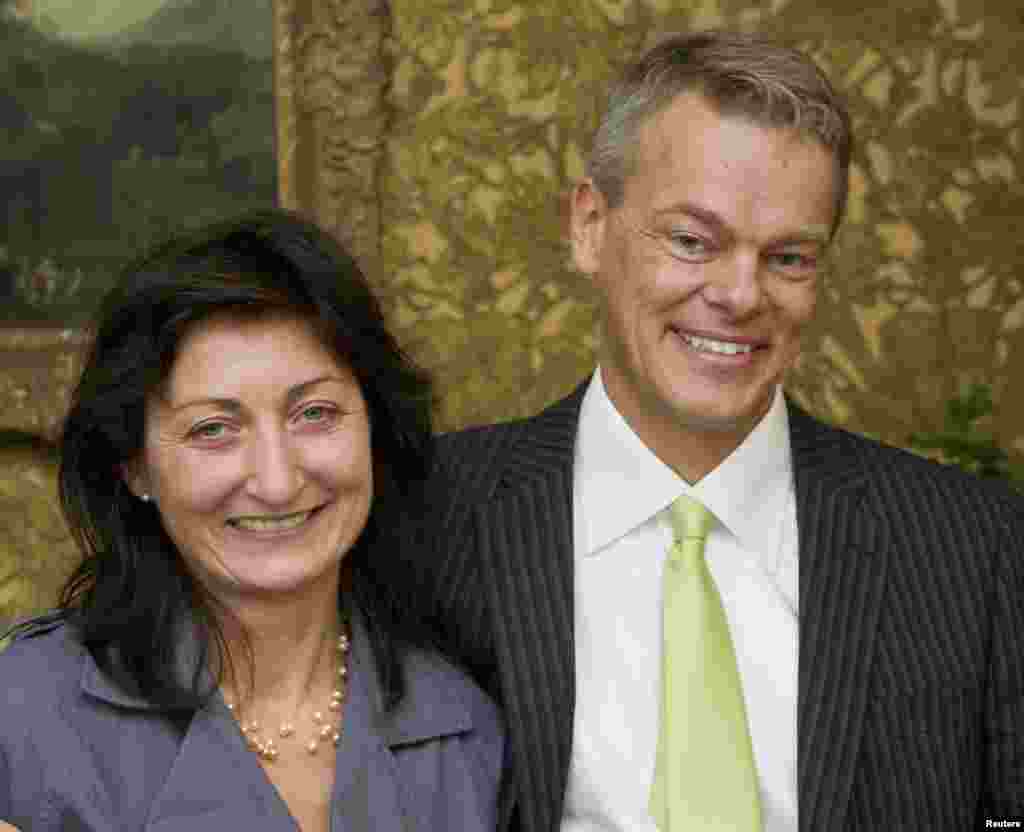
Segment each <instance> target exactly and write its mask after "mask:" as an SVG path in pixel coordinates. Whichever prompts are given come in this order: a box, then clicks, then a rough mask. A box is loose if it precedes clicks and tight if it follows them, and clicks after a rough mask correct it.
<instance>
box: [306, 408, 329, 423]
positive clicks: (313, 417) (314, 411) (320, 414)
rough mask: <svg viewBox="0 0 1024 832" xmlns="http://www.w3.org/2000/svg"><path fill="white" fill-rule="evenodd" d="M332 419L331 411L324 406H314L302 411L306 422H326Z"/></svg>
mask: <svg viewBox="0 0 1024 832" xmlns="http://www.w3.org/2000/svg"><path fill="white" fill-rule="evenodd" d="M330 417H331V409H330V408H329V407H326V406H324V405H322V404H314V405H311V406H309V407H307V408H306V409H305V410H303V411H302V419H303V420H304V421H306V422H324V421H326V420H327V419H329V418H330Z"/></svg>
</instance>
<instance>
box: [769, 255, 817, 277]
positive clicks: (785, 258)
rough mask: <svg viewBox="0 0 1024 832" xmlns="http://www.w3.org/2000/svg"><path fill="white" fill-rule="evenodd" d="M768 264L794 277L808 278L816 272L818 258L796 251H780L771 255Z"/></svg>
mask: <svg viewBox="0 0 1024 832" xmlns="http://www.w3.org/2000/svg"><path fill="white" fill-rule="evenodd" d="M770 262H771V263H772V264H773V266H775V268H777V269H779V270H780V271H783V272H786V273H787V274H791V275H794V276H796V277H805V276H810V275H813V274H814V273H815V271H817V268H818V258H817V257H813V256H810V255H807V254H801V253H800V252H798V251H780V252H776V253H775V254H772V255H771V257H770Z"/></svg>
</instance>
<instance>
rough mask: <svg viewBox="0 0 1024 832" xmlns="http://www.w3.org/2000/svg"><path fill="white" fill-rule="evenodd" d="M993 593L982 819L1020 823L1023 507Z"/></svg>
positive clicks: (1010, 530)
mask: <svg viewBox="0 0 1024 832" xmlns="http://www.w3.org/2000/svg"><path fill="white" fill-rule="evenodd" d="M1012 509H1013V510H1012V515H1011V517H1010V520H1009V522H1008V523H1007V524H1006V531H1005V534H1004V538H1003V545H1002V546H1001V548H1000V550H999V552H998V558H999V563H998V568H999V572H998V575H997V580H996V584H995V588H994V592H993V604H994V610H995V611H994V617H993V624H992V653H991V664H990V678H989V692H988V700H987V702H986V734H987V735H986V786H987V788H986V799H985V806H984V814H985V817H986V818H992V819H999V818H1012V817H1024V504H1022V503H1020V502H1018V503H1015V504H1014V505H1013V506H1012Z"/></svg>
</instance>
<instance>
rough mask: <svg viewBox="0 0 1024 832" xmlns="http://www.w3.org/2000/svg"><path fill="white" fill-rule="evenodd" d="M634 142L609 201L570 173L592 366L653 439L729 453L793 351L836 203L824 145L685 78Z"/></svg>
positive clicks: (764, 404) (655, 443)
mask: <svg viewBox="0 0 1024 832" xmlns="http://www.w3.org/2000/svg"><path fill="white" fill-rule="evenodd" d="M635 142H636V149H635V156H634V165H633V170H632V172H631V174H630V175H629V177H628V178H627V180H626V183H625V190H624V197H623V201H622V204H621V205H619V206H618V207H616V208H615V209H614V210H609V209H608V207H607V204H606V203H605V201H604V198H603V196H602V194H601V193H600V192H598V191H597V189H596V187H594V186H593V185H592V183H584V184H583V185H581V186H579V187H578V188H577V190H576V193H575V194H574V199H573V206H572V207H573V215H572V231H573V253H574V259H575V261H576V264H577V266H578V267H579V268H580V269H581V270H582V271H583V272H585V273H587V274H590V275H592V276H593V278H594V280H595V282H596V283H597V285H598V288H599V289H600V291H601V294H602V295H603V299H604V302H605V303H604V329H605V331H604V342H603V346H602V355H601V367H602V376H603V379H604V382H605V386H606V388H607V390H608V393H609V396H610V397H611V399H612V401H613V403H614V404H615V406H616V408H617V409H618V410H619V412H620V413H621V414H622V415H623V416H624V417H625V418H626V420H627V421H628V422H629V423H630V425H631V426H632V427H633V429H634V430H636V431H637V433H638V434H639V435H640V437H641V438H642V439H644V440H645V442H647V443H648V445H649V446H651V447H652V449H654V450H655V452H658V451H659V447H663V446H665V444H666V443H667V442H668V443H674V444H675V445H676V446H678V445H679V439H680V438H681V436H684V435H685V436H692V437H694V438H697V439H700V440H701V441H702V442H705V443H711V444H712V445H715V444H717V445H718V446H719V447H720V448H722V449H723V455H724V454H728V452H729V451H731V450H732V448H735V447H736V445H738V444H739V443H740V442H742V440H743V438H744V437H745V436H746V435H747V434H748V433H749V432H750V431H751V430H752V429H753V427H754V426H755V425H756V424H757V422H758V421H759V420H760V419H761V417H762V416H763V415H764V414H765V412H766V411H767V409H768V407H769V405H770V404H771V400H772V396H773V393H774V390H775V387H776V385H777V384H778V383H779V382H780V380H781V379H782V376H783V374H784V373H785V371H786V370H787V369H788V368H789V367H790V366H792V364H793V363H794V361H795V359H796V357H797V355H798V354H799V350H800V335H801V332H802V330H803V328H804V326H805V324H806V323H807V322H808V321H809V320H810V318H811V316H812V314H813V311H814V304H815V296H816V291H817V283H818V273H819V269H820V265H821V260H822V258H823V256H824V253H825V249H826V247H827V245H828V242H829V236H830V229H831V227H832V220H833V216H834V211H835V188H836V172H835V164H834V160H833V157H832V154H831V153H830V152H829V151H828V150H827V149H826V148H825V147H824V146H823V145H821V144H819V143H818V142H816V141H814V140H812V139H808V138H806V137H805V136H803V135H801V134H799V133H797V132H796V131H793V130H791V129H788V128H766V127H761V126H758V125H755V124H754V123H753V122H751V121H749V120H747V119H745V118H742V117H736V116H724V117H723V116H721V115H719V114H718V113H717V112H715V110H714V109H713V108H712V107H711V106H710V105H709V104H708V103H707V102H706V101H705V100H704V99H703V98H702V97H701V96H700V95H699V94H696V93H685V94H683V95H681V96H679V97H678V98H677V99H676V100H675V101H674V102H672V103H671V104H670V105H669V106H668V107H667V108H666V109H664V110H663V111H661V112H660V113H658V114H656V115H655V116H653V117H652V118H650V119H649V120H648V121H647V122H646V123H645V124H644V125H643V126H642V127H641V128H640V130H639V131H638V133H637V136H636V139H635ZM680 432H682V433H680ZM659 455H661V454H659ZM663 458H664V456H663ZM719 461H720V460H719Z"/></svg>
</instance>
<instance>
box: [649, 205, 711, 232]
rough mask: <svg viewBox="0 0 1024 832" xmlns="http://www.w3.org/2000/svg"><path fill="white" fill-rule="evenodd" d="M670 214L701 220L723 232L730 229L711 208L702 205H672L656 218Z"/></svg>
mask: <svg viewBox="0 0 1024 832" xmlns="http://www.w3.org/2000/svg"><path fill="white" fill-rule="evenodd" d="M670 214H687V215H688V216H691V217H694V218H695V219H698V220H700V221H701V222H702V223H704V224H705V225H710V226H713V227H714V228H718V229H723V230H724V229H728V224H727V223H726V222H725V220H724V219H722V218H721V217H720V216H719V215H718V214H716V213H715V212H714V211H712V210H711V209H710V208H705V207H703V206H702V205H697V204H696V203H693V202H676V203H673V204H672V205H668V206H666V207H665V208H662V209H661V210H659V211H658V212H657V213H656V214H655V216H658V217H663V216H666V215H670Z"/></svg>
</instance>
